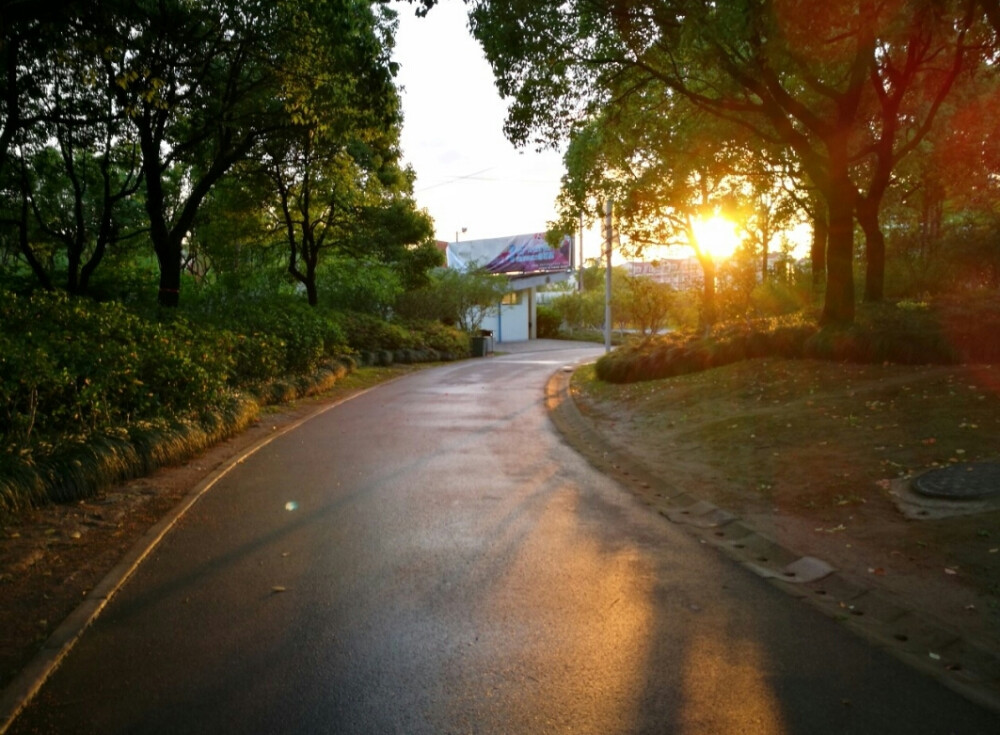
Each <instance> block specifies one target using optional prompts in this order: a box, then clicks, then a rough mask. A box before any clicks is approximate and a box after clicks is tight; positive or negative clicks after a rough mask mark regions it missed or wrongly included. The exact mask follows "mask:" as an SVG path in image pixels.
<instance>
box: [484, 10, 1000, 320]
mask: <svg viewBox="0 0 1000 735" xmlns="http://www.w3.org/2000/svg"><path fill="white" fill-rule="evenodd" d="M469 4H470V6H471V22H472V29H473V32H474V33H475V35H476V36H477V38H479V40H480V41H481V42H482V44H483V48H484V49H485V51H486V54H487V57H488V59H489V61H490V63H491V64H492V66H493V70H494V72H495V76H496V79H497V85H498V88H499V90H500V91H501V93H502V94H503V95H504V96H506V97H507V98H508V99H509V100H510V103H511V104H510V108H509V115H508V119H507V122H506V132H507V135H508V136H509V137H510V139H511V140H513V141H515V142H517V143H520V144H532V143H533V144H536V145H542V146H545V145H553V144H557V143H559V142H562V141H565V140H567V139H571V138H573V137H574V136H578V135H590V133H587V132H585V131H586V129H587V128H588V126H591V125H592V124H593V123H594V121H595V120H611V121H615V120H619V119H620V118H622V117H623V116H625V115H632V114H634V112H633V111H635V110H644V111H647V112H648V113H649V114H654V111H655V110H657V109H659V105H662V104H663V103H664V102H666V103H667V104H669V105H671V106H672V107H673V106H674V102H673V98H677V97H680V98H683V99H684V100H686V102H687V104H688V106H689V108H694V109H697V110H699V111H701V112H702V113H707V114H709V115H711V116H713V117H715V118H718V119H721V120H726V121H728V122H730V123H732V124H733V125H736V126H739V127H741V128H743V129H744V131H745V133H746V134H747V135H748V136H749V139H750V140H752V141H755V142H756V144H757V145H758V146H777V147H778V148H780V149H781V150H783V151H785V152H787V154H788V155H790V156H791V157H792V158H793V160H794V161H795V164H796V166H797V168H798V169H799V170H800V171H801V173H802V176H803V177H804V179H805V180H806V181H807V182H808V185H809V186H810V187H813V188H814V189H815V190H816V191H817V192H818V194H819V197H820V199H821V201H822V204H823V207H824V209H825V218H826V226H827V230H828V243H827V247H826V258H825V260H826V263H825V265H826V295H825V304H824V308H823V314H822V317H821V320H822V322H823V323H827V324H844V323H849V322H851V321H852V320H853V316H854V300H855V293H854V281H853V263H854V223H855V221H856V220H857V221H858V222H859V223H860V224H861V225H862V227H863V229H864V232H865V236H866V248H867V253H866V256H867V257H866V261H867V265H868V276H867V281H866V287H865V295H866V297H868V298H870V299H878V298H880V297H881V288H882V279H883V275H884V274H883V266H884V242H883V240H882V237H881V234H882V233H881V229H880V226H879V220H878V216H879V210H880V206H881V204H882V201H883V199H884V197H885V194H886V191H887V189H888V188H889V186H890V185H891V183H892V181H893V179H892V176H893V173H894V171H895V170H896V169H897V167H898V166H899V165H900V162H901V161H902V160H903V159H904V158H905V157H906V156H907V155H909V154H911V153H912V152H913V151H914V150H916V149H917V148H918V146H920V144H921V142H922V141H923V140H924V139H925V138H926V136H927V135H928V134H929V132H930V131H931V129H932V127H933V123H934V121H935V119H936V118H937V116H938V114H939V113H940V111H941V108H942V105H943V104H944V101H945V100H946V99H947V98H948V96H949V94H950V93H951V91H952V90H953V88H954V86H955V85H956V83H957V82H958V81H959V80H960V79H961V78H962V76H963V74H968V73H969V72H970V71H971V70H973V69H975V68H977V67H978V66H980V65H981V63H982V61H983V60H984V58H986V57H987V56H988V54H989V53H991V52H990V49H991V48H992V46H991V44H992V32H991V31H990V30H989V29H988V27H987V26H986V24H984V23H981V22H980V15H981V12H980V9H979V7H978V5H977V4H976V3H974V2H972V1H971V0H948V1H947V2H928V1H927V0H898V1H896V2H892V3H885V2H876V0H845V1H844V2H836V3H826V4H822V5H817V4H816V3H813V2H808V1H807V0H739V1H735V2H726V3H716V2H707V1H705V2H699V1H695V2H691V1H690V0H676V1H673V0H656V1H655V2H654V1H651V0H638V1H630V2H621V1H620V0H570V1H569V2H564V1H563V0H558V1H557V0H512V1H510V2H502V3H501V2H496V0H472V1H471V2H470V3H469ZM639 134H640V133H637V135H639Z"/></svg>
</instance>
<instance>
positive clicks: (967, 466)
mask: <svg viewBox="0 0 1000 735" xmlns="http://www.w3.org/2000/svg"><path fill="white" fill-rule="evenodd" d="M913 489H914V490H915V491H916V492H918V493H920V494H921V495H926V496H927V497H929V498H947V499H948V500H978V499H980V498H989V497H992V496H993V495H1000V462H964V463H962V464H953V465H950V466H948V467H942V468H941V469H939V470H931V471H930V472H927V473H925V474H923V475H921V476H920V477H918V478H917V479H916V480H914V481H913Z"/></svg>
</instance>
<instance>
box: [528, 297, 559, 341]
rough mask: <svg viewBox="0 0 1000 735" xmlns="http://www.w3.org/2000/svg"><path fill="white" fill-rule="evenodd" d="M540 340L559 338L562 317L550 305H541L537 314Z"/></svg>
mask: <svg viewBox="0 0 1000 735" xmlns="http://www.w3.org/2000/svg"><path fill="white" fill-rule="evenodd" d="M535 320H536V324H537V330H538V337H539V339H554V338H556V337H558V336H559V326H560V325H561V324H562V317H561V316H560V315H559V312H558V310H557V309H556V308H555V307H553V306H550V305H549V304H539V305H538V308H537V310H536V312H535Z"/></svg>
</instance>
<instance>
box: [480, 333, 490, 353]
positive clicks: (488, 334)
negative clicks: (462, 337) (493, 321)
mask: <svg viewBox="0 0 1000 735" xmlns="http://www.w3.org/2000/svg"><path fill="white" fill-rule="evenodd" d="M479 336H480V337H482V338H483V339H485V340H486V353H485V354H487V355H489V354H492V352H493V330H492V329H480V330H479Z"/></svg>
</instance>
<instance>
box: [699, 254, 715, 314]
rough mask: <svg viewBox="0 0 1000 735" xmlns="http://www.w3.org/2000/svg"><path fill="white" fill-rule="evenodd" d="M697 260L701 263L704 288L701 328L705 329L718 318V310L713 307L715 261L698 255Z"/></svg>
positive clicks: (709, 256) (707, 256) (708, 256)
mask: <svg viewBox="0 0 1000 735" xmlns="http://www.w3.org/2000/svg"><path fill="white" fill-rule="evenodd" d="M698 260H699V261H701V270H702V273H703V274H704V281H705V284H704V287H703V288H702V295H701V315H700V320H701V326H702V328H703V329H707V328H709V327H711V326H712V325H713V324H715V320H716V319H717V318H718V310H717V309H716V306H715V261H714V260H712V256H711V255H707V254H705V255H702V254H700V253H699V255H698Z"/></svg>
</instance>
